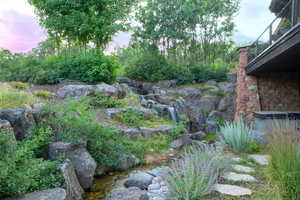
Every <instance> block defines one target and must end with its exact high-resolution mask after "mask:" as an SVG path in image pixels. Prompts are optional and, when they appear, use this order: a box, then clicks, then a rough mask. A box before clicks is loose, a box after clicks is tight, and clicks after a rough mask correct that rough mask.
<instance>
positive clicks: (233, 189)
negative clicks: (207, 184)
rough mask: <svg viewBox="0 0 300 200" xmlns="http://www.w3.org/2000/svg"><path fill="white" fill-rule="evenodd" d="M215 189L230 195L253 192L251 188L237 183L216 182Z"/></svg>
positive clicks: (247, 194) (244, 194)
mask: <svg viewBox="0 0 300 200" xmlns="http://www.w3.org/2000/svg"><path fill="white" fill-rule="evenodd" d="M214 190H215V191H217V192H219V193H221V194H224V195H230V196H250V195H251V194H252V191H251V190H250V189H248V188H244V187H240V186H236V185H225V184H216V185H215V186H214Z"/></svg>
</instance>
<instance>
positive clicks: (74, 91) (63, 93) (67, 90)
mask: <svg viewBox="0 0 300 200" xmlns="http://www.w3.org/2000/svg"><path fill="white" fill-rule="evenodd" d="M93 91H94V88H93V86H91V85H66V86H64V87H62V88H60V89H59V90H58V91H57V93H56V95H57V97H59V98H61V99H65V98H67V97H72V98H75V99H76V98H80V97H85V96H88V95H90V94H91V93H92V92H93Z"/></svg>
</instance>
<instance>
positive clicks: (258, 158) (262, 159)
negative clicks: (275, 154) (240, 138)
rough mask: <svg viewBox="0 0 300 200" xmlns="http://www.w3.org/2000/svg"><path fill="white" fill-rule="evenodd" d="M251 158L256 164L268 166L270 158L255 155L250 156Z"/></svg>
mask: <svg viewBox="0 0 300 200" xmlns="http://www.w3.org/2000/svg"><path fill="white" fill-rule="evenodd" d="M249 158H252V159H253V160H254V161H255V162H256V163H258V164H260V165H268V164H269V159H270V156H269V155H258V154H253V155H249Z"/></svg>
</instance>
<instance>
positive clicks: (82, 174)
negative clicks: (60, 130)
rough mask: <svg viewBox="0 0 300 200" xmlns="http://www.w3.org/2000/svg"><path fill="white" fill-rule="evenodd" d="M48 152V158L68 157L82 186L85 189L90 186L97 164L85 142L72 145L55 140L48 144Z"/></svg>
mask: <svg viewBox="0 0 300 200" xmlns="http://www.w3.org/2000/svg"><path fill="white" fill-rule="evenodd" d="M48 154H49V158H50V159H58V158H60V157H61V156H64V157H65V158H68V159H70V161H71V163H72V164H73V166H74V168H75V171H76V174H77V177H78V180H79V183H80V185H81V186H82V188H83V189H85V190H86V189H89V188H90V187H91V186H92V183H93V180H94V174H95V170H96V167H97V164H96V162H95V160H94V159H93V158H92V156H91V155H90V154H89V152H88V151H87V150H86V143H79V144H75V145H74V144H70V143H66V142H55V143H52V144H50V145H49V148H48Z"/></svg>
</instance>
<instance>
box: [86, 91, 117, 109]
mask: <svg viewBox="0 0 300 200" xmlns="http://www.w3.org/2000/svg"><path fill="white" fill-rule="evenodd" d="M89 102H90V105H92V106H95V107H102V108H115V107H118V106H120V105H122V103H121V101H120V100H118V99H116V98H115V97H113V96H105V95H103V94H100V93H94V94H93V95H92V96H91V97H90V98H89Z"/></svg>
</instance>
